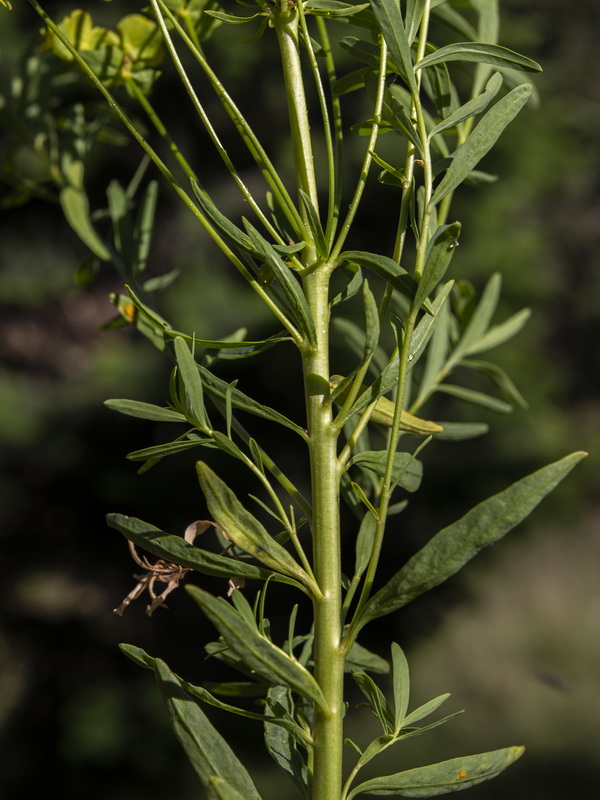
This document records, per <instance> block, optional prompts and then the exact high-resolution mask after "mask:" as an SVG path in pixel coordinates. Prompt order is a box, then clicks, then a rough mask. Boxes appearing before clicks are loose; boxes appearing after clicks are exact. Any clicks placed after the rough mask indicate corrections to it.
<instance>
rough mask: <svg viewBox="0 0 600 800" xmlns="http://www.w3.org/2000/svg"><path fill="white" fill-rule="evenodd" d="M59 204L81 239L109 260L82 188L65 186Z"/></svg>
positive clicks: (99, 255) (93, 251)
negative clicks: (91, 217) (93, 222)
mask: <svg viewBox="0 0 600 800" xmlns="http://www.w3.org/2000/svg"><path fill="white" fill-rule="evenodd" d="M60 204H61V206H62V210H63V212H64V215H65V217H66V218H67V222H68V223H69V225H70V226H71V227H72V228H73V230H74V231H75V233H76V234H77V235H78V236H79V238H80V239H81V241H82V242H83V243H84V244H85V245H86V246H87V247H89V249H90V250H91V251H92V253H93V254H94V255H95V256H98V258H100V259H102V261H110V259H111V255H110V253H109V251H108V249H107V247H106V245H105V244H104V242H103V241H102V239H101V238H100V236H99V235H98V234H97V233H96V231H95V230H94V226H93V225H92V221H91V219H90V207H89V203H88V199H87V195H86V194H85V192H84V191H83V189H79V188H75V187H74V186H65V187H64V189H62V190H61V193H60Z"/></svg>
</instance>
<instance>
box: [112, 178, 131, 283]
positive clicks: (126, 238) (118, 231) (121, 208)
mask: <svg viewBox="0 0 600 800" xmlns="http://www.w3.org/2000/svg"><path fill="white" fill-rule="evenodd" d="M106 195H107V197H108V208H109V211H110V217H111V220H112V224H113V232H114V238H115V247H116V249H117V252H119V253H120V254H121V257H122V259H123V262H124V264H125V266H126V267H127V269H128V270H131V268H132V264H133V225H132V222H131V215H130V213H129V198H128V197H127V194H126V192H125V189H123V187H122V186H121V185H120V183H119V182H118V181H116V180H113V181H111V182H110V183H109V185H108V189H107V190H106Z"/></svg>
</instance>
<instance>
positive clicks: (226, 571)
mask: <svg viewBox="0 0 600 800" xmlns="http://www.w3.org/2000/svg"><path fill="white" fill-rule="evenodd" d="M106 522H107V524H108V526H109V527H110V528H113V529H114V530H117V531H119V532H120V533H122V534H123V535H124V536H125V538H126V539H128V540H129V541H130V542H133V543H134V544H135V545H137V546H138V547H141V548H142V549H143V550H146V551H148V552H149V553H152V554H153V555H155V556H156V557H157V558H162V559H163V560H165V561H168V562H170V563H172V564H179V565H180V566H182V567H187V568H188V569H193V570H196V572H201V573H202V574H203V575H212V576H214V577H216V578H227V579H229V578H231V577H232V576H233V575H235V576H238V577H240V578H248V579H255V580H256V579H257V580H262V581H265V580H267V578H271V579H272V580H276V581H280V582H282V583H289V584H291V585H293V586H297V585H298V584H297V583H296V582H295V581H292V580H290V579H289V578H286V577H285V576H282V575H278V574H277V573H273V572H271V571H270V570H266V569H264V568H263V567H257V566H256V565H254V564H249V563H248V562H247V561H240V560H239V559H235V558H229V557H227V556H221V555H217V553H211V552H210V551H209V550H202V549H201V548H200V547H196V546H195V545H192V544H190V543H189V542H186V541H185V539H184V538H183V537H181V536H174V535H173V534H170V533H165V532H164V531H161V530H160V528H157V527H155V526H154V525H150V524H149V523H148V522H143V521H142V520H141V519H137V518H136V517H126V516H124V515H123V514H107V516H106Z"/></svg>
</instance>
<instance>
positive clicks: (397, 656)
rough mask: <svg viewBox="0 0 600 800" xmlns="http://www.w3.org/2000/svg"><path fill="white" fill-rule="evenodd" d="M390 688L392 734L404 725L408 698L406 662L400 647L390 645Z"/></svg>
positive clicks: (408, 685)
mask: <svg viewBox="0 0 600 800" xmlns="http://www.w3.org/2000/svg"><path fill="white" fill-rule="evenodd" d="M392 686H393V691H394V732H395V733H398V732H399V731H400V729H401V728H402V726H403V725H404V720H405V717H406V711H407V709H408V700H409V698H410V675H409V671H408V662H407V660H406V656H405V655H404V653H403V652H402V648H401V647H400V645H398V644H396V642H394V643H393V644H392Z"/></svg>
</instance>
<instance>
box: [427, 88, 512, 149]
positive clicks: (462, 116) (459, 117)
mask: <svg viewBox="0 0 600 800" xmlns="http://www.w3.org/2000/svg"><path fill="white" fill-rule="evenodd" d="M501 86H502V75H501V74H500V73H499V72H495V73H494V74H493V75H492V77H491V78H490V79H489V81H488V82H487V85H486V87H485V91H484V92H482V93H481V94H480V95H478V96H477V97H474V98H473V99H472V100H469V101H468V102H467V103H465V104H464V105H462V106H461V107H460V108H457V109H456V111H455V112H454V113H453V114H450V115H448V116H447V117H446V118H445V119H443V120H442V121H441V122H439V123H438V124H437V125H436V126H435V127H434V128H432V129H431V130H430V131H429V136H428V138H429V139H431V138H432V137H433V136H436V135H437V134H438V133H441V132H442V131H446V130H448V129H449V128H454V127H455V126H456V125H458V124H459V123H461V122H464V121H465V120H466V119H469V118H470V117H475V116H477V114H481V112H482V111H485V109H486V108H487V107H488V106H489V104H490V103H491V102H492V100H493V99H494V97H495V96H496V95H497V94H498V92H499V91H500V87H501Z"/></svg>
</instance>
